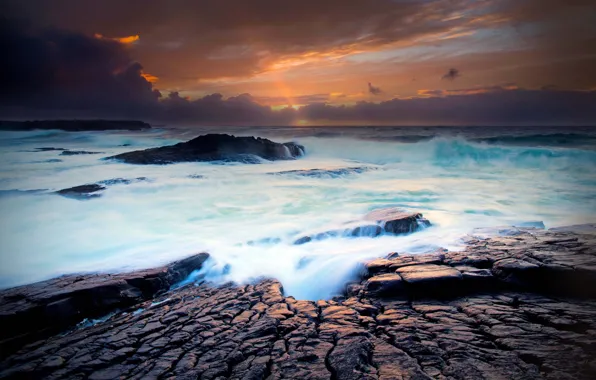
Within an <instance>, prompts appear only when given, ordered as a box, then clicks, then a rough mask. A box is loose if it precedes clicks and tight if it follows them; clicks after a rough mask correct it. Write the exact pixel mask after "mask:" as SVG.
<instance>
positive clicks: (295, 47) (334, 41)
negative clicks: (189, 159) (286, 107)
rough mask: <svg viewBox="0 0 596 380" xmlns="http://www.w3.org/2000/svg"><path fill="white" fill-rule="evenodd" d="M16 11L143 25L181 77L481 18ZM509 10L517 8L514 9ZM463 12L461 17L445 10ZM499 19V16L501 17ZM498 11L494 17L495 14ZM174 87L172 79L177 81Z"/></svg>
mask: <svg viewBox="0 0 596 380" xmlns="http://www.w3.org/2000/svg"><path fill="white" fill-rule="evenodd" d="M2 3H4V4H5V5H7V6H8V5H10V8H8V9H7V10H6V13H7V14H11V15H18V16H21V17H26V18H30V19H32V20H34V21H35V22H36V23H39V24H42V25H60V26H62V27H67V28H69V29H73V30H78V31H82V32H85V33H87V34H89V35H93V34H94V33H101V34H103V35H106V36H130V35H137V34H138V35H140V41H139V43H138V44H137V46H135V50H134V53H135V58H137V59H138V60H139V61H141V62H143V63H144V64H145V65H146V67H147V69H148V71H150V72H151V73H153V74H155V75H157V76H158V77H160V78H163V80H164V81H167V83H169V84H170V85H171V84H176V85H177V84H179V83H188V78H193V79H194V80H196V79H204V78H217V77H238V76H250V75H253V74H254V73H258V72H262V71H264V70H267V69H268V67H269V66H270V64H271V63H272V62H276V61H279V60H284V59H287V58H291V57H295V56H301V55H303V54H305V53H309V52H319V53H325V54H327V53H329V52H345V51H352V50H354V49H358V50H369V49H373V50H377V49H378V48H380V47H383V46H386V45H392V44H396V43H400V42H403V43H408V42H411V41H414V40H416V39H420V38H423V37H425V36H432V35H440V34H441V33H450V32H451V31H452V30H454V29H457V30H459V31H464V30H471V29H473V28H477V27H478V21H477V16H478V9H477V8H479V6H478V5H476V4H473V2H470V1H469V0H425V1H411V0H408V1H395V0H349V1H346V0H323V1H321V0H302V1H297V2H286V3H284V5H283V6H280V3H279V1H278V0H252V1H250V2H247V1H244V0H220V1H210V2H200V1H194V0H192V1H191V0H169V1H165V0H163V1H162V0H156V1H141V0H128V1H121V0H103V1H80V0H53V1H50V0H29V1H21V0H4V1H3V2H2ZM507 10H508V9H507ZM449 14H459V15H460V16H459V17H458V18H450V17H445V15H449ZM495 20H496V21H495ZM498 20H499V18H498V17H491V18H489V19H487V21H486V22H487V23H488V24H492V23H495V22H499V21H498ZM170 87H171V86H170Z"/></svg>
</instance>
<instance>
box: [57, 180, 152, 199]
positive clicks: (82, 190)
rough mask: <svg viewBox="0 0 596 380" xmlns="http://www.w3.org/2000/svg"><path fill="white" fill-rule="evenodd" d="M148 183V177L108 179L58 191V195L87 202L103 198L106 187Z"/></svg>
mask: <svg viewBox="0 0 596 380" xmlns="http://www.w3.org/2000/svg"><path fill="white" fill-rule="evenodd" d="M142 181H148V178H147V177H137V178H135V179H126V178H112V179H107V180H104V181H99V182H97V183H91V184H86V185H80V186H74V187H69V188H68V189H62V190H59V191H57V192H56V193H57V194H60V195H62V196H64V197H67V198H73V199H78V200H87V199H93V198H98V197H100V196H101V193H100V192H101V191H103V190H105V189H107V187H106V186H112V185H129V184H131V183H133V182H142Z"/></svg>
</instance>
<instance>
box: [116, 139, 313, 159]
mask: <svg viewBox="0 0 596 380" xmlns="http://www.w3.org/2000/svg"><path fill="white" fill-rule="evenodd" d="M303 155H304V147H303V146H301V145H298V144H296V143H293V142H289V143H284V144H280V143H276V142H273V141H271V140H267V139H263V138H260V137H259V138H255V137H236V136H231V135H225V134H207V135H203V136H199V137H196V138H194V139H192V140H189V141H187V142H183V143H178V144H176V145H171V146H163V147H159V148H151V149H145V150H137V151H133V152H126V153H122V154H118V155H116V156H112V157H108V158H110V159H117V160H121V161H124V162H126V163H129V164H141V165H149V164H171V163H175V162H197V161H221V160H224V161H235V162H247V163H255V162H258V161H255V159H254V158H255V157H260V158H264V159H266V160H290V159H294V158H297V157H300V156H303Z"/></svg>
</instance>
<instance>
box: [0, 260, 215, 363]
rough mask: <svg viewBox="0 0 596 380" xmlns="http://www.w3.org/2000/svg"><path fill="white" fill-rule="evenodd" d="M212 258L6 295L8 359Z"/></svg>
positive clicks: (0, 338) (3, 316)
mask: <svg viewBox="0 0 596 380" xmlns="http://www.w3.org/2000/svg"><path fill="white" fill-rule="evenodd" d="M208 257H209V255H208V254H206V253H200V254H197V255H194V256H190V257H188V258H186V259H184V260H180V261H177V262H174V263H172V264H170V265H167V266H164V267H160V268H154V269H148V270H143V271H137V272H132V273H122V274H115V275H110V274H94V275H67V276H62V277H58V278H56V279H53V280H48V281H43V282H38V283H35V284H31V285H25V286H20V287H17V288H12V289H7V290H3V291H1V292H0V326H2V329H1V332H0V345H1V347H2V350H0V351H2V355H5V354H6V352H7V351H8V350H10V349H11V348H13V347H18V346H19V345H21V344H23V343H26V342H30V341H33V340H35V339H39V338H42V337H44V336H48V335H49V334H51V333H55V332H58V331H60V330H63V329H64V328H67V327H69V326H72V325H74V324H75V323H77V322H80V321H81V320H83V319H84V318H94V317H99V316H102V315H105V314H107V313H109V312H112V311H114V310H116V309H119V308H125V307H128V306H131V305H135V304H138V303H140V302H142V301H144V300H147V299H150V298H151V297H153V296H155V295H156V294H158V293H159V292H162V291H165V290H168V289H169V288H170V286H172V285H174V284H175V283H177V282H180V281H182V280H183V279H185V278H186V277H187V276H188V275H189V274H190V273H191V272H192V271H193V270H196V269H199V268H201V266H202V265H203V262H205V260H207V258H208Z"/></svg>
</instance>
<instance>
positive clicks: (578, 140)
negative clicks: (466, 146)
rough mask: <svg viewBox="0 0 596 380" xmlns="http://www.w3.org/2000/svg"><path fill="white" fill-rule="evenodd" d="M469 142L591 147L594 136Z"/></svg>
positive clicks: (537, 136)
mask: <svg viewBox="0 0 596 380" xmlns="http://www.w3.org/2000/svg"><path fill="white" fill-rule="evenodd" d="M470 141H474V142H481V143H486V144H491V145H495V144H498V145H528V146H555V147H556V146H561V147H567V146H570V147H579V146H593V145H595V144H596V136H594V135H589V134H581V133H550V134H533V135H525V136H494V137H478V138H471V139H470Z"/></svg>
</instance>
